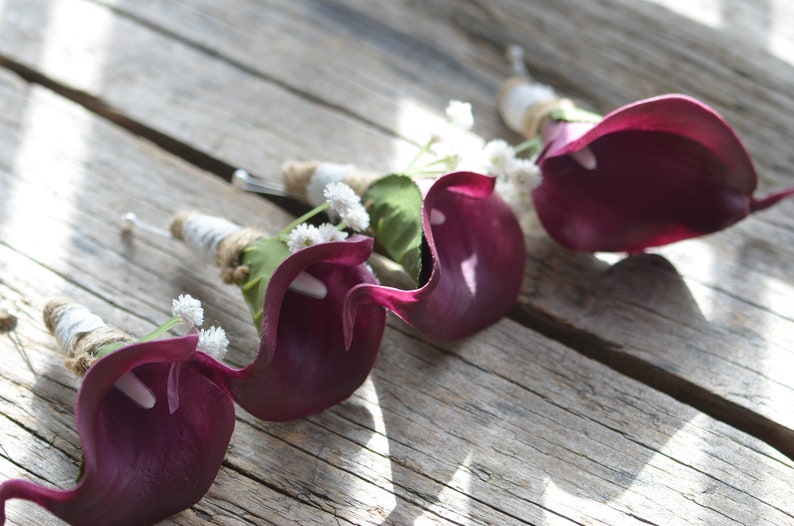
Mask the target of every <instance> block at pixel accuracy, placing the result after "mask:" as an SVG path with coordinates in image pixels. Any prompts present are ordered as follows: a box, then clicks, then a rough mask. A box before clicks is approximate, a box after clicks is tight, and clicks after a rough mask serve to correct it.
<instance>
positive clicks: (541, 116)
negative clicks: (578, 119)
mask: <svg viewBox="0 0 794 526" xmlns="http://www.w3.org/2000/svg"><path fill="white" fill-rule="evenodd" d="M525 82H527V80H526V79H525V78H521V77H513V78H511V79H508V81H507V82H505V83H504V84H503V85H502V87H501V88H500V89H499V94H498V95H497V103H498V105H499V106H500V107H501V106H502V104H503V101H504V99H505V97H507V95H508V93H509V92H510V91H512V90H513V89H515V88H516V87H517V86H518V85H519V84H520V83H525ZM575 107H576V105H575V104H574V103H573V101H572V100H570V99H566V98H562V97H554V98H551V99H548V100H544V101H540V102H538V103H536V104H533V105H531V106H529V107H527V108H525V110H524V112H525V113H524V115H523V117H522V118H521V132H522V133H523V134H524V137H526V138H527V139H534V138H535V137H537V135H538V134H539V133H540V130H541V127H542V126H543V121H545V120H546V119H547V118H548V116H549V114H550V113H551V112H552V111H554V110H557V109H573V108H575Z"/></svg>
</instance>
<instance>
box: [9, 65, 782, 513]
mask: <svg viewBox="0 0 794 526" xmlns="http://www.w3.org/2000/svg"><path fill="white" fill-rule="evenodd" d="M0 101H3V103H2V104H3V106H4V107H7V108H9V109H14V111H9V112H4V113H3V117H2V119H0V144H2V145H3V146H2V148H0V168H1V169H0V184H2V185H3V187H4V188H6V189H8V192H5V193H3V194H2V201H3V203H2V207H0V210H2V221H0V276H2V277H3V279H2V281H1V282H0V295H2V297H3V298H4V299H6V300H8V301H11V302H13V303H14V305H15V307H14V310H16V311H17V312H19V316H20V324H19V326H18V329H17V331H16V335H17V336H18V338H19V341H20V342H21V345H22V346H23V347H24V349H25V351H26V352H27V354H28V356H29V357H30V361H31V363H32V367H33V370H34V371H35V374H34V373H33V372H31V371H29V370H28V369H27V368H25V367H24V366H23V365H22V364H23V363H24V362H22V360H21V358H18V355H17V350H16V349H15V347H14V345H12V342H11V340H10V339H9V338H8V335H0V351H2V352H3V353H4V356H6V357H7V359H6V360H3V361H2V362H0V414H3V415H4V417H3V419H0V445H2V446H3V449H0V474H2V476H3V477H4V478H5V477H12V476H25V477H30V478H33V479H36V480H42V479H43V480H47V481H50V482H52V483H53V484H62V485H68V484H69V481H70V479H71V478H72V477H73V476H74V475H75V474H76V472H77V463H78V459H79V451H78V444H77V441H76V436H75V432H74V430H73V428H72V424H71V403H72V399H73V396H74V392H75V389H76V386H77V381H76V380H75V379H73V378H71V377H70V376H69V374H68V373H67V372H66V371H64V370H63V368H62V367H61V364H60V358H59V357H58V356H57V353H56V351H55V349H54V343H53V342H52V338H50V337H49V336H48V335H47V334H46V331H45V329H44V327H43V323H42V322H41V321H39V319H38V312H39V311H40V309H41V307H42V305H43V304H44V302H45V301H46V300H47V299H48V298H49V297H50V296H51V295H52V294H68V295H70V296H73V297H75V298H76V299H77V300H80V301H83V302H85V303H87V304H88V305H89V306H90V307H92V308H93V309H94V310H95V311H96V312H98V313H99V314H101V315H102V316H103V317H105V318H106V319H107V320H108V321H110V322H113V323H115V324H117V325H120V326H124V327H125V328H129V329H130V330H132V331H134V332H136V333H144V332H146V331H148V330H149V329H151V328H152V327H153V326H155V325H157V324H158V323H159V322H160V321H162V319H163V318H164V317H165V316H166V314H165V313H164V308H163V307H164V306H166V307H167V305H168V301H169V299H170V298H171V297H173V296H175V295H176V294H177V293H180V292H189V293H191V294H193V295H195V296H197V297H200V298H202V300H203V301H204V304H205V307H206V308H207V312H208V316H207V317H208V319H210V320H212V321H217V322H220V323H221V324H222V325H223V326H224V327H226V328H227V329H229V331H230V339H232V341H233V346H232V349H231V351H230V354H229V359H230V361H231V362H233V363H236V364H240V363H243V362H245V361H246V360H247V359H248V358H249V357H250V353H251V349H252V348H253V347H254V344H255V339H254V338H255V337H254V336H253V333H254V331H253V328H252V327H250V325H249V324H248V322H246V321H245V320H246V319H247V313H246V312H245V308H244V307H243V306H242V301H241V300H240V299H239V297H238V293H237V291H236V290H234V288H233V287H226V286H223V285H221V284H220V283H219V280H217V279H216V278H215V276H216V271H215V269H209V268H202V267H200V266H199V265H197V264H196V262H195V261H192V260H191V257H190V255H189V252H188V251H187V249H186V248H185V247H183V246H182V245H180V244H177V243H175V242H172V241H169V240H166V239H162V240H161V239H158V238H154V237H148V236H146V235H143V234H138V235H136V236H135V237H134V239H127V238H124V237H122V236H120V235H119V231H118V226H117V219H118V216H119V214H120V212H123V211H125V210H127V209H129V208H137V211H138V212H139V214H140V215H141V216H143V217H148V218H150V219H151V220H152V222H154V223H160V222H164V221H165V218H166V216H167V215H168V214H169V213H170V212H171V211H173V210H175V209H177V208H183V207H187V206H193V207H199V208H202V209H204V210H207V211H209V212H212V213H224V214H225V215H227V216H229V217H230V218H232V219H234V220H237V221H240V222H252V223H258V224H259V225H260V226H261V227H262V228H264V229H271V230H272V229H273V228H274V227H275V226H274V225H275V224H276V223H278V222H279V221H285V220H287V217H286V215H285V214H283V213H282V212H280V211H278V210H277V209H275V208H274V207H273V206H272V205H269V204H268V203H266V202H265V201H262V200H259V199H257V198H254V197H253V196H250V195H244V194H240V193H237V192H235V191H234V190H232V189H231V188H230V187H229V186H228V185H225V184H224V183H222V182H220V181H218V180H217V178H214V177H211V176H208V175H207V174H204V173H201V172H199V171H198V170H195V169H192V168H191V167H189V166H186V165H185V164H184V163H182V162H180V161H178V160H174V159H173V158H171V157H169V156H167V155H165V154H163V153H162V152H160V151H158V150H157V149H156V148H153V147H151V146H150V145H148V144H146V143H145V142H143V141H140V140H136V139H135V138H132V137H130V136H128V135H126V134H125V133H123V132H122V131H120V130H118V129H116V128H114V127H113V126H112V125H109V124H107V123H106V122H102V121H100V120H98V119H96V118H95V117H93V116H92V115H90V114H89V113H87V112H85V111H83V110H82V109H80V108H77V107H75V106H74V105H73V104H70V103H68V102H66V101H64V100H61V99H60V98H59V97H57V96H55V95H53V94H51V93H47V92H46V91H44V90H41V89H38V88H32V89H31V88H26V87H25V86H22V85H20V83H19V82H17V81H14V79H12V78H10V77H8V76H7V75H0ZM65 131H68V132H69V133H65ZM119 174H123V175H124V176H122V177H120V176H119ZM55 175H57V177H56V176H55ZM31 203H33V204H31ZM34 219H35V221H33V220H34ZM25 313H27V314H25ZM792 476H794V464H792V462H791V461H790V460H789V459H787V458H785V457H783V456H782V455H780V454H779V453H778V452H776V451H775V450H773V449H771V448H770V447H768V446H766V445H765V444H763V443H761V442H759V441H757V440H755V439H753V438H751V437H748V436H746V435H744V434H742V433H740V432H737V431H736V430H734V429H731V428H730V427H728V426H726V425H724V424H721V423H719V422H716V421H714V420H713V419H711V418H709V417H707V416H705V415H703V414H701V413H699V412H697V411H696V410H694V409H691V408H688V407H686V406H684V405H681V404H679V403H677V402H675V401H673V400H671V399H669V398H667V397H666V396H664V395H661V394H659V393H658V392H655V391H653V390H651V389H648V388H647V387H645V386H643V385H641V384H638V383H637V382H634V381H632V380H629V379H627V378H625V377H623V376H621V375H619V374H617V373H615V372H614V371H611V370H609V369H608V368H606V367H604V366H602V365H600V364H597V363H594V362H591V361H590V360H588V359H586V358H584V357H582V356H581V355H579V354H578V353H575V352H573V351H571V350H570V349H568V348H565V347H563V346H561V345H559V344H555V343H553V342H550V341H548V340H546V339H544V338H542V337H540V336H538V335H536V334H533V333H532V332H530V331H528V330H527V329H526V328H523V327H521V326H519V325H517V324H516V323H513V322H510V321H504V322H503V323H500V324H498V325H496V326H495V327H493V328H492V329H490V330H488V331H486V332H485V333H483V334H481V335H479V336H477V337H474V338H471V339H469V340H466V341H464V342H460V343H458V344H456V345H450V346H444V347H437V346H432V345H428V344H426V343H423V342H421V341H420V340H418V339H417V338H416V337H415V336H414V335H413V334H412V333H411V332H410V331H407V330H406V329H405V327H404V326H402V325H401V324H400V323H398V322H396V321H395V322H393V323H392V327H391V328H389V329H388V330H387V335H386V338H385V341H384V345H383V348H382V352H381V355H380V358H379V361H378V364H377V366H376V368H375V370H374V371H373V374H372V378H371V382H369V383H367V384H365V385H364V386H363V387H362V389H361V390H359V391H358V392H357V393H356V394H355V395H354V396H353V397H352V398H351V399H350V400H349V401H347V402H345V403H343V404H340V405H339V406H337V407H335V408H333V409H331V410H329V411H326V412H324V413H321V414H319V415H316V416H314V417H311V418H308V419H304V420H301V421H297V422H292V423H288V424H272V423H262V422H257V421H255V420H253V419H252V418H251V417H249V416H248V415H246V414H244V413H241V414H240V416H239V418H238V423H237V429H236V432H235V435H234V438H233V441H232V445H231V448H230V450H229V453H228V455H227V459H226V462H225V464H224V468H223V469H222V472H221V475H220V477H219V479H218V482H217V483H216V484H215V485H214V486H213V488H212V490H211V491H210V494H209V495H208V496H207V498H205V499H204V500H203V501H202V502H201V503H200V504H199V505H197V506H196V507H194V508H193V509H192V510H189V511H188V512H185V513H183V514H180V515H178V516H177V517H175V518H174V519H173V520H172V521H167V522H166V523H172V524H185V525H187V524H249V523H252V524H262V523H268V522H272V523H275V524H286V523H290V522H293V521H298V522H301V523H304V522H305V523H312V522H314V523H318V524H320V523H327V522H329V521H332V520H335V521H338V522H340V523H342V524H345V523H348V524H379V523H383V522H385V523H389V524H406V523H440V524H456V523H457V524H459V523H471V524H491V523H498V524H522V523H540V522H547V523H550V524H581V523H594V524H599V523H601V524H615V523H637V524H640V523H647V522H655V523H663V524H669V523H716V522H720V521H733V522H740V523H748V522H754V523H757V524H786V523H794V517H793V516H792V515H791V512H790V511H788V510H787V507H788V503H789V502H791V499H792V497H794V495H792V493H793V492H794V489H793V486H792V485H791V484H790V482H791V479H792ZM10 515H11V520H10V522H11V523H13V524H41V523H48V520H49V519H47V518H45V516H44V515H42V514H40V512H38V511H37V510H36V509H35V508H34V507H32V506H30V505H27V504H24V503H15V504H14V505H13V506H10Z"/></svg>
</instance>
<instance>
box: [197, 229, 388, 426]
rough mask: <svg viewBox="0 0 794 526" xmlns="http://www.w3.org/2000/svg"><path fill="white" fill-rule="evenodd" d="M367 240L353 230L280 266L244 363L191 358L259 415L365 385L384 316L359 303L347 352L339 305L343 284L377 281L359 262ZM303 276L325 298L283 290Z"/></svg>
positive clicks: (284, 416) (294, 414)
mask: <svg viewBox="0 0 794 526" xmlns="http://www.w3.org/2000/svg"><path fill="white" fill-rule="evenodd" d="M372 244H373V240H372V238H369V237H365V236H359V235H356V236H353V237H351V238H350V239H349V240H346V241H338V242H328V243H319V244H317V245H312V246H309V247H306V248H303V249H301V250H298V251H297V252H295V253H293V254H291V255H289V256H288V257H287V258H286V259H285V260H284V261H283V262H282V263H281V264H279V265H278V267H276V269H275V271H274V272H273V275H272V277H271V278H270V280H269V282H268V284H267V289H266V292H265V295H264V301H263V304H262V309H263V312H262V327H261V329H262V330H261V343H260V345H259V352H258V354H257V356H256V358H255V359H254V361H253V362H251V363H250V364H249V365H248V366H246V367H244V368H242V369H232V368H229V367H227V366H226V365H223V364H221V363H220V362H217V361H215V360H213V359H212V358H210V357H209V356H206V355H197V356H198V359H199V360H200V361H202V363H203V364H204V366H205V367H206V368H207V369H208V370H209V371H210V372H209V374H210V375H212V376H213V377H214V378H215V379H216V381H217V382H218V383H222V384H224V385H226V386H228V389H229V391H230V392H231V394H232V396H233V397H234V399H235V401H236V402H237V403H238V404H239V405H240V406H241V407H242V408H243V409H245V410H246V411H248V412H249V413H251V414H252V415H254V416H256V417H258V418H261V419H263V420H268V421H286V420H294V419H297V418H302V417H304V416H308V415H310V414H313V413H316V412H319V411H322V410H324V409H327V408H328V407H331V406H332V405H334V404H337V403H339V402H341V401H342V400H344V399H346V398H348V397H349V396H350V395H351V394H352V393H353V391H355V390H356V389H357V388H358V387H359V386H360V385H361V384H362V383H363V382H364V380H365V379H366V378H367V375H368V374H369V372H370V370H371V369H372V366H373V365H374V362H375V358H376V356H377V353H378V348H379V347H380V341H381V338H382V336H383V331H384V327H385V323H386V315H385V312H384V310H383V309H382V308H381V307H379V306H376V305H369V306H365V308H362V310H361V312H360V313H359V316H358V318H357V320H356V322H355V325H354V326H351V329H350V333H349V334H350V341H349V342H348V345H347V349H346V345H345V339H344V333H343V325H342V306H343V303H344V299H345V296H346V295H347V293H348V291H350V289H352V288H353V287H355V286H357V285H360V284H368V285H372V284H374V283H376V280H375V277H374V276H373V274H372V272H371V271H370V270H369V268H368V267H367V266H366V265H365V264H364V263H365V261H366V260H367V258H368V257H369V255H370V254H371V253H372ZM302 273H307V274H309V275H310V276H312V277H313V278H316V279H317V280H320V281H321V282H322V283H323V284H324V286H325V288H326V289H327V293H326V294H325V295H324V297H322V298H316V297H311V296H309V295H306V294H304V293H301V292H299V291H295V290H293V289H291V288H290V285H291V284H292V283H293V281H295V279H296V278H298V276H299V275H300V274H302Z"/></svg>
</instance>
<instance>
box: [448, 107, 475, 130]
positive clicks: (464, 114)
mask: <svg viewBox="0 0 794 526" xmlns="http://www.w3.org/2000/svg"><path fill="white" fill-rule="evenodd" d="M447 120H448V121H449V123H450V124H452V125H453V126H455V127H456V128H458V129H460V130H464V131H468V130H471V129H472V127H473V126H474V115H473V114H472V112H471V104H469V103H468V102H463V101H459V100H451V101H449V104H448V105H447Z"/></svg>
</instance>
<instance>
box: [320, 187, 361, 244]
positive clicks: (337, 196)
mask: <svg viewBox="0 0 794 526" xmlns="http://www.w3.org/2000/svg"><path fill="white" fill-rule="evenodd" d="M323 196H324V197H325V199H326V201H327V202H328V205H329V208H330V209H331V211H332V212H333V213H335V214H337V215H338V216H339V218H340V219H341V220H342V222H343V223H344V224H345V226H347V227H348V228H350V229H352V230H355V231H356V232H363V231H364V230H366V229H367V228H369V214H368V213H367V210H366V208H364V205H362V204H361V198H360V197H359V196H358V195H356V193H355V192H354V191H353V189H352V188H350V187H349V186H348V185H346V184H345V183H342V182H336V183H331V184H329V185H326V187H325V189H324V190H323Z"/></svg>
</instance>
